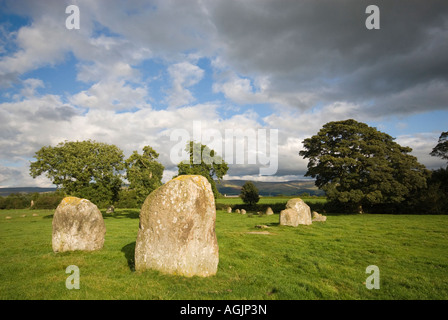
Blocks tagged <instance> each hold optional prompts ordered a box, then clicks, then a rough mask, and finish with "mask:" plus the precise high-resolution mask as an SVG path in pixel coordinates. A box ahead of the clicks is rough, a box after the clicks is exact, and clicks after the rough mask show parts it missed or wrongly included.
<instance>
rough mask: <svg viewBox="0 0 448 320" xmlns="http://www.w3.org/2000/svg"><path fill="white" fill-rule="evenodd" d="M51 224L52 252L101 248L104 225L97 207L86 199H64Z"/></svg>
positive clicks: (104, 231)
mask: <svg viewBox="0 0 448 320" xmlns="http://www.w3.org/2000/svg"><path fill="white" fill-rule="evenodd" d="M52 224H53V235H52V246H53V251H54V252H64V251H75V250H84V251H92V250H99V249H101V248H102V247H103V244H104V236H105V234H106V225H105V224H104V220H103V216H102V215H101V212H100V210H99V209H98V207H97V206H96V205H94V204H93V203H92V202H90V201H89V200H87V199H80V198H76V197H66V198H64V199H63V200H62V201H61V203H60V204H59V206H58V207H57V208H56V211H55V213H54V216H53V223H52Z"/></svg>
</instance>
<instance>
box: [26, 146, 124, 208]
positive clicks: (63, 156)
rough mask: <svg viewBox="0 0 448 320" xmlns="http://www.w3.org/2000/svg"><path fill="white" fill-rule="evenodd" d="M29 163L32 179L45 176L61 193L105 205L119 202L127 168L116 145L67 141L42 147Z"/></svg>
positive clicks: (121, 152)
mask: <svg viewBox="0 0 448 320" xmlns="http://www.w3.org/2000/svg"><path fill="white" fill-rule="evenodd" d="M34 157H35V158H36V161H35V162H31V164H30V174H31V176H32V177H33V178H36V177H37V176H40V175H42V174H45V175H46V176H47V177H48V178H49V179H50V180H51V181H52V182H53V184H55V185H57V186H58V187H61V189H62V191H63V192H65V193H67V194H70V195H73V196H78V197H83V198H87V199H89V200H90V201H92V202H94V203H96V204H97V205H100V206H103V205H107V203H109V204H110V203H112V202H114V201H116V199H117V195H118V191H119V190H120V187H121V184H122V180H121V177H120V170H123V169H124V162H123V158H124V156H123V151H121V150H120V149H119V148H118V147H117V146H115V145H109V144H105V143H100V142H95V141H92V140H87V141H75V142H72V141H65V142H61V143H59V144H58V145H57V146H56V147H52V146H46V147H42V148H41V149H40V150H39V151H37V152H36V154H35V156H34Z"/></svg>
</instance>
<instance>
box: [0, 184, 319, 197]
mask: <svg viewBox="0 0 448 320" xmlns="http://www.w3.org/2000/svg"><path fill="white" fill-rule="evenodd" d="M245 182H246V180H223V181H221V183H217V184H216V186H217V188H218V191H219V192H220V193H221V194H223V195H224V194H225V195H228V196H237V195H239V194H240V193H241V187H242V186H243V184H244V183H245ZM252 182H253V183H254V184H255V186H256V187H257V188H258V192H259V194H260V195H261V196H277V195H285V196H295V195H300V194H302V193H304V192H308V193H309V194H310V195H316V196H321V195H324V192H323V191H321V190H319V189H318V188H317V187H316V186H315V185H314V180H295V181H284V182H262V181H252ZM52 191H56V188H38V187H21V188H0V196H3V197H5V196H8V195H10V194H11V193H34V192H37V193H43V192H52Z"/></svg>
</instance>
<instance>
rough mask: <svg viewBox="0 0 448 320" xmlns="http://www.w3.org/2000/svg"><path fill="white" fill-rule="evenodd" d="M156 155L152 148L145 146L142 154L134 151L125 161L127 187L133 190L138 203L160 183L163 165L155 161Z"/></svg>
mask: <svg viewBox="0 0 448 320" xmlns="http://www.w3.org/2000/svg"><path fill="white" fill-rule="evenodd" d="M158 157H159V154H158V153H157V152H156V151H155V150H154V149H153V148H151V147H150V146H145V147H144V148H143V154H141V155H140V154H139V153H138V152H137V151H134V152H133V153H132V155H131V156H130V157H129V158H128V159H127V160H126V161H125V165H126V178H127V180H128V181H129V183H130V185H129V189H130V190H135V193H136V198H137V202H138V203H143V202H144V201H145V199H146V197H147V196H148V195H149V194H150V193H151V192H152V191H153V190H155V189H157V188H158V187H160V186H161V185H162V176H163V170H164V169H165V167H164V166H163V165H162V164H161V163H159V162H158V161H157V158H158Z"/></svg>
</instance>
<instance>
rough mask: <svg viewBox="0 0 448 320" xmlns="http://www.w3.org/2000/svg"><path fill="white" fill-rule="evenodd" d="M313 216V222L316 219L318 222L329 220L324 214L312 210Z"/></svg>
mask: <svg viewBox="0 0 448 320" xmlns="http://www.w3.org/2000/svg"><path fill="white" fill-rule="evenodd" d="M312 217H313V222H314V221H317V222H325V221H327V217H326V216H324V215H322V214H320V213H317V212H316V211H313V212H312Z"/></svg>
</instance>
